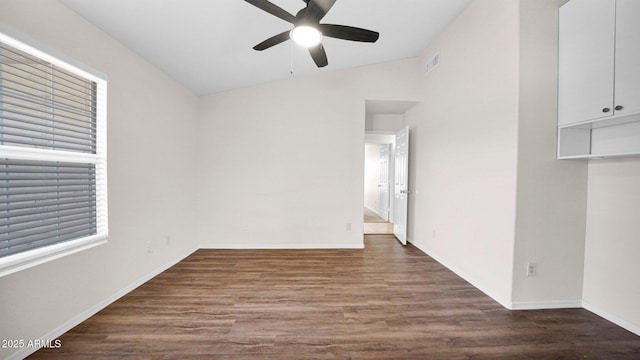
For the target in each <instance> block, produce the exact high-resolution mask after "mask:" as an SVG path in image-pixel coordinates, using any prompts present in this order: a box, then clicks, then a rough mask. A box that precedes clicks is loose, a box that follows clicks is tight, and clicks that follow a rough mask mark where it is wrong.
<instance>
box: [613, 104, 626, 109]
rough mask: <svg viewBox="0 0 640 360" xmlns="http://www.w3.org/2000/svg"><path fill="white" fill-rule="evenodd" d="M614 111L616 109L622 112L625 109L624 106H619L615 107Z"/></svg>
mask: <svg viewBox="0 0 640 360" xmlns="http://www.w3.org/2000/svg"><path fill="white" fill-rule="evenodd" d="M614 109H616V110H622V109H624V106H622V105H618V106H616V107H614Z"/></svg>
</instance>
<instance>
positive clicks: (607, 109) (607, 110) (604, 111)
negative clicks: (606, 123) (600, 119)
mask: <svg viewBox="0 0 640 360" xmlns="http://www.w3.org/2000/svg"><path fill="white" fill-rule="evenodd" d="M609 111H611V109H609V108H604V109H602V112H603V113H608V112H609Z"/></svg>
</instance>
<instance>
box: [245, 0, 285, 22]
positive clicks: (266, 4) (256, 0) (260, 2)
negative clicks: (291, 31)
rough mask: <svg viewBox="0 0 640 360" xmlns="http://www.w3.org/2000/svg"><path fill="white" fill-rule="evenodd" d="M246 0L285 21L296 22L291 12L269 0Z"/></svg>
mask: <svg viewBox="0 0 640 360" xmlns="http://www.w3.org/2000/svg"><path fill="white" fill-rule="evenodd" d="M244 1H246V2H248V3H249V4H251V5H253V6H255V7H257V8H259V9H262V10H264V11H266V12H268V13H269V14H271V15H273V16H275V17H278V18H280V19H282V20H284V21H287V22H290V23H292V24H294V23H295V22H296V17H295V16H293V15H291V14H289V13H288V12H287V11H286V10H283V9H282V8H281V7H279V6H278V5H276V4H273V3H272V2H270V1H267V0H244Z"/></svg>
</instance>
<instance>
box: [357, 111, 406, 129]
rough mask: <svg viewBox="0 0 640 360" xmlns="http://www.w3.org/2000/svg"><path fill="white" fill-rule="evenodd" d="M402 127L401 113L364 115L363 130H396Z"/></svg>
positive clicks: (402, 118)
mask: <svg viewBox="0 0 640 360" xmlns="http://www.w3.org/2000/svg"><path fill="white" fill-rule="evenodd" d="M403 127H404V116H403V115H402V114H370V113H367V115H366V124H365V130H367V131H385V132H393V133H395V132H398V131H400V129H402V128H403Z"/></svg>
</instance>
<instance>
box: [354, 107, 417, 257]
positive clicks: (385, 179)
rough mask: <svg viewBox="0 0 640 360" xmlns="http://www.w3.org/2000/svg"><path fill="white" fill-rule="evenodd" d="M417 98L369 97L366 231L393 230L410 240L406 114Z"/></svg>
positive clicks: (386, 232) (403, 240) (365, 204)
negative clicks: (410, 99) (408, 234)
mask: <svg viewBox="0 0 640 360" xmlns="http://www.w3.org/2000/svg"><path fill="white" fill-rule="evenodd" d="M416 104H418V103H417V102H415V101H383V100H367V101H366V106H365V109H366V117H365V149H364V152H365V174H364V192H365V194H364V198H365V201H364V208H363V217H364V221H363V222H364V227H363V232H364V234H394V235H395V237H396V238H397V239H398V241H400V242H401V243H402V244H405V245H406V243H407V219H408V214H407V212H408V201H409V195H410V190H409V187H408V171H409V169H408V165H409V161H408V158H409V129H408V128H407V127H406V126H405V124H404V114H405V113H406V112H407V111H409V110H410V109H411V108H413V107H414V106H415V105H416Z"/></svg>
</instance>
